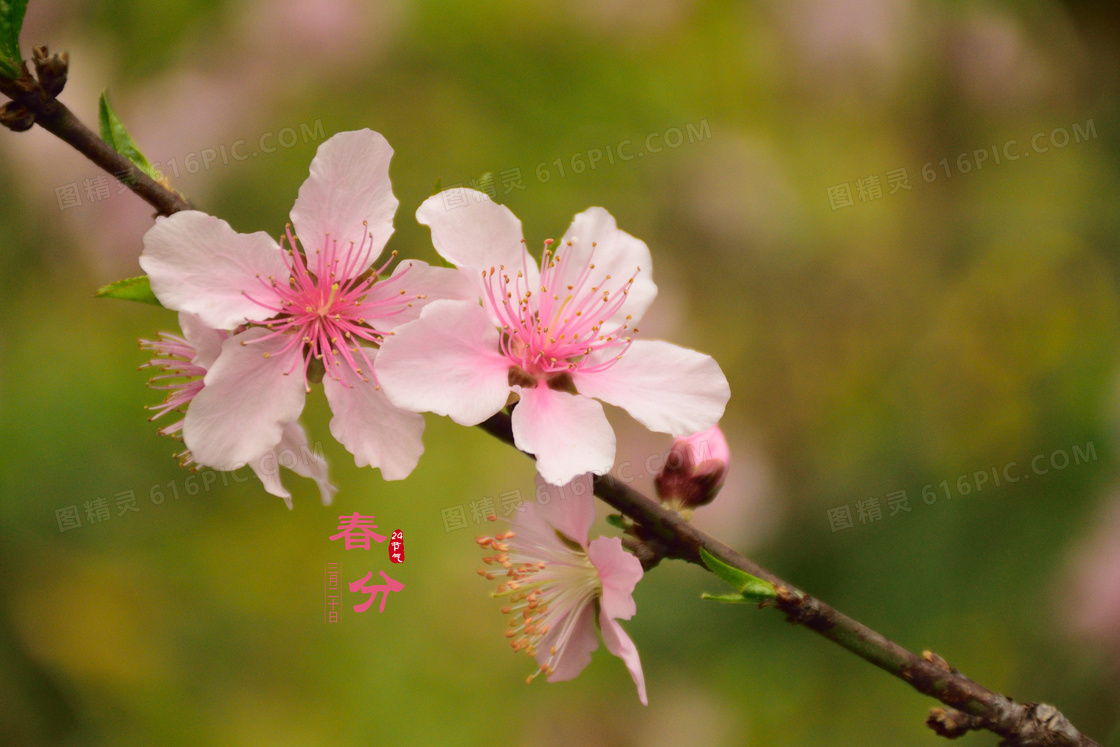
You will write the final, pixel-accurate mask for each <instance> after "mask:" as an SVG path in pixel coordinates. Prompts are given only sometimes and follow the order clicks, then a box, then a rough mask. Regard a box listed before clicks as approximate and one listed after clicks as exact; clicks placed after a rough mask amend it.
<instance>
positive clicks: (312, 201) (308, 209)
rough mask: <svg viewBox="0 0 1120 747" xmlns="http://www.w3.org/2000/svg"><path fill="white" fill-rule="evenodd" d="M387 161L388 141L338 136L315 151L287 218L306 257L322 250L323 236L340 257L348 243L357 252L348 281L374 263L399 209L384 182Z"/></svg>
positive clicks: (371, 135)
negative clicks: (290, 217)
mask: <svg viewBox="0 0 1120 747" xmlns="http://www.w3.org/2000/svg"><path fill="white" fill-rule="evenodd" d="M392 157H393V149H392V148H391V147H389V143H388V141H386V140H385V138H384V137H383V136H382V135H381V134H380V133H377V132H374V131H373V130H368V129H366V130H357V131H355V132H340V133H338V134H337V135H334V136H333V137H331V138H330V139H328V140H327V141H326V142H324V143H323V144H322V145H320V146H319V150H318V152H316V154H315V158H314V159H312V161H311V174H310V175H309V176H308V177H307V181H305V182H304V183H303V185H302V186H301V187H300V188H299V197H297V198H296V204H295V206H294V207H293V208H292V213H291V216H292V225H293V226H295V229H296V235H297V236H298V237H299V240H300V243H301V244H302V245H303V247H304V250H305V251H306V252H307V254H308V255H311V254H313V253H314V252H316V251H318V250H320V249H322V248H323V245H324V241H325V240H326V238H327V236H328V235H329V236H330V240H331V241H333V242H337V246H338V248H339V250H342V251H341V254H342V256H346V252H347V251H348V247H349V245H350V243H351V242H353V244H354V251H360V252H361V257H360V260H359V262H358V263H357V265H356V269H355V270H354V271H353V272H352V273H351V277H353V276H355V275H360V274H361V273H362V272H364V271H365V270H366V269H367V268H368V267H369V266H370V265H371V264H372V263H373V261H374V260H375V259H377V257H378V255H380V254H381V250H382V249H384V248H385V244H386V242H388V241H389V237H390V236H392V235H393V215H394V214H395V213H396V212H397V205H398V204H400V203H398V202H397V198H396V197H394V196H393V186H392V184H390V183H389V159H391V158H392ZM362 221H365V225H363V224H362ZM367 234H372V238H370V237H369V236H367ZM363 242H364V245H363Z"/></svg>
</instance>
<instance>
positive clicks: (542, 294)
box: [482, 237, 641, 380]
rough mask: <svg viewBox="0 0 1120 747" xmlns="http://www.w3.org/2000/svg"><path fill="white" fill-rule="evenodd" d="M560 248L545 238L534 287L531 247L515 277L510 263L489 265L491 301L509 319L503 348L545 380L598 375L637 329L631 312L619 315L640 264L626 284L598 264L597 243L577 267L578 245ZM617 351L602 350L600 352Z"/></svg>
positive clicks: (514, 360)
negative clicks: (618, 318) (575, 248)
mask: <svg viewBox="0 0 1120 747" xmlns="http://www.w3.org/2000/svg"><path fill="white" fill-rule="evenodd" d="M578 241H579V239H577V238H575V237H573V238H572V239H571V240H570V241H567V242H566V247H567V249H566V250H564V249H558V250H556V251H553V250H552V248H551V245H552V244H553V243H554V242H553V241H552V239H549V240H547V241H545V249H544V255H543V256H542V258H541V272H540V283H539V286H538V287H537V288H530V287H529V281H528V275H529V270H528V262H529V259H528V256H529V255H528V252H523V253H522V257H523V259H522V262H523V267H522V269H521V270H518V271H517V274H516V276H515V277H511V270H508V269H507V268H506V267H505V266H504V265H502V266H500V267H497V268H494V267H491V268H490V270H489V271H488V272H487V271H483V273H482V275H483V279H484V281H485V282H486V290H487V294H488V300H489V301H490V306H491V308H492V309H493V310H494V312H495V313H496V314H497V315H498V317H499V319H500V321H501V324H502V332H503V334H502V339H501V348H502V353H503V354H504V355H505V356H506V358H508V359H509V360H510V362H511V363H513V364H515V365H516V366H518V367H519V368H520V369H521V370H522V371H524V372H525V373H526V374H528V375H529V376H530V377H532V378H535V379H538V380H546V379H548V378H549V377H550V375H553V374H558V373H569V374H570V373H575V372H577V371H580V372H583V373H593V372H595V371H600V370H603V369H605V368H609V367H610V366H612V365H614V362H615V361H616V360H618V358H619V357H620V356H621V355H622V354H623V353H625V352H626V350H627V348H629V347H630V343H631V341H632V340H633V335H634V334H636V333H637V332H638V329H637V327H634V328H631V326H630V320H631V317H630V316H629V315H627V316H626V318H625V319H624V320H622V321H620V322H619V321H612V317H614V316H615V314H617V313H618V311H619V310H620V309H621V308H622V305H623V304H624V303H626V297H627V295H628V294H629V293H630V288H631V286H633V284H634V279H635V278H636V277H637V274H638V272H640V271H641V268H635V270H634V274H633V275H631V276H630V278H629V279H627V280H626V281H625V282H621V281H619V280H614V279H612V277H611V276H610V275H609V274H607V273H605V272H604V271H603V270H598V271H597V270H596V268H595V252H596V249H597V247H596V244H595V243H592V244H591V253H590V255H589V256H588V258H587V260H586V264H585V265H584V266H583V267H582V268H581V267H578V266H576V264H575V263H576V262H578V261H580V260H577V259H574V255H575V252H574V251H572V247H573V245H574V244H575V243H576V242H578ZM604 350H606V351H610V352H614V353H615V355H613V356H595V357H593V358H592V357H591V354H592V353H595V352H597V351H604Z"/></svg>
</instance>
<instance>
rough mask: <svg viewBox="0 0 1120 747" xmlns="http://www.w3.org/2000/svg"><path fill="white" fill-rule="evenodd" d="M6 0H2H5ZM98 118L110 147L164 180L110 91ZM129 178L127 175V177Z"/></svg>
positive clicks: (104, 92) (104, 137)
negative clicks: (121, 115) (126, 123)
mask: <svg viewBox="0 0 1120 747" xmlns="http://www.w3.org/2000/svg"><path fill="white" fill-rule="evenodd" d="M3 1H4V0H0V2H3ZM97 108H98V112H97V120H98V122H99V124H100V125H101V139H102V140H104V141H105V142H106V143H108V144H109V147H110V148H112V149H113V150H115V151H116V152H117V153H120V154H121V155H122V156H124V157H125V158H127V159H128V160H129V161H131V162H132V163H133V164H135V166H136V167H137V168H138V169H140V170H141V171H143V172H144V173H145V174H147V175H148V176H150V177H151V178H152V179H153V180H155V181H157V182H160V181H162V180H163V175H162V174H160V173H159V172H158V171H156V170H155V169H153V168H152V165H151V164H150V163H148V159H147V158H145V157H144V154H143V153H141V152H140V148H139V147H138V146H137V145H136V143H135V141H133V139H132V136H131V135H129V134H128V130H126V129H125V128H124V124H122V123H121V120H120V118H119V117H118V116H117V113H116V112H114V111H113V107H112V106H110V104H109V92H108V91H102V92H101V100H100V101H99V102H98V107H97ZM125 179H127V177H125Z"/></svg>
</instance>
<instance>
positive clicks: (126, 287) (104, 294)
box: [93, 275, 163, 306]
mask: <svg viewBox="0 0 1120 747" xmlns="http://www.w3.org/2000/svg"><path fill="white" fill-rule="evenodd" d="M93 295H94V296H95V297H97V298H119V299H120V300H122V301H137V302H139V303H150V304H152V305H153V306H163V304H161V303H160V302H159V299H158V298H156V294H155V293H152V284H151V283H150V282H148V276H147V275H141V276H139V277H135V278H125V279H124V280H118V281H117V282H115V283H109V284H108V285H103V286H102V287H100V288H98V289H97V293H94V294H93Z"/></svg>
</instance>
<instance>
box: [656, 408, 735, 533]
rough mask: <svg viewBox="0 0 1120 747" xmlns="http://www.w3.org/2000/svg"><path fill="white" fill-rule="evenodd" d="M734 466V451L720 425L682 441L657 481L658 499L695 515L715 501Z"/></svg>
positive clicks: (671, 451)
mask: <svg viewBox="0 0 1120 747" xmlns="http://www.w3.org/2000/svg"><path fill="white" fill-rule="evenodd" d="M730 464H731V450H730V449H729V448H728V446H727V439H726V438H725V437H724V435H723V431H722V430H720V427H719V426H718V425H713V426H712V427H711V428H709V429H707V430H704V431H700V432H699V433H693V434H692V435H691V436H683V437H681V438H678V439H677V440H676V441H674V442H673V445H672V447H670V449H669V456H668V457H667V458H666V459H665V467H664V469H662V470H661V472H660V474H658V475H657V477H656V478H655V480H654V484H655V486H656V487H657V496H658V498H660V499H661V502H662V503H667V504H669V505H670V506H671V507H672V508H674V509H675V510H677V511H680V512H682V513H685V512H688V513H687V514H686V515H691V511H692V509H694V508H696V507H697V506H704V505H707V504H709V503H711V502H712V500H713V499H715V497H716V495H717V494H718V493H719V491H720V488H722V487H723V481H724V480H725V479H726V478H727V470H728V467H729V466H730Z"/></svg>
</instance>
